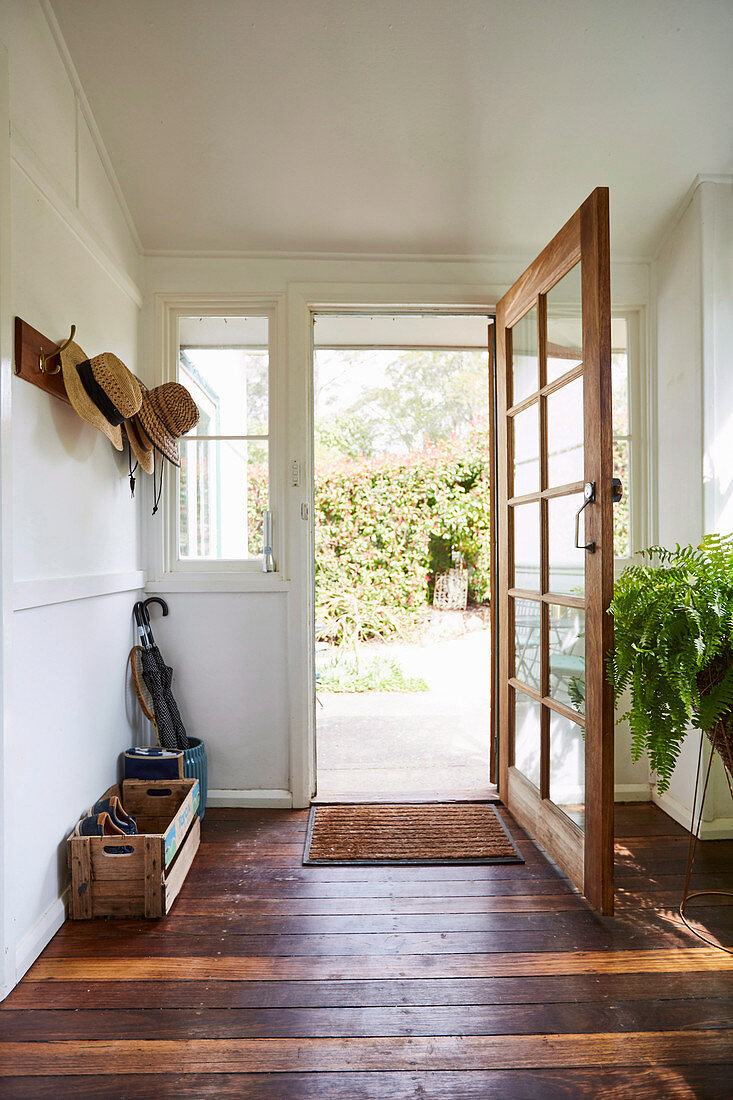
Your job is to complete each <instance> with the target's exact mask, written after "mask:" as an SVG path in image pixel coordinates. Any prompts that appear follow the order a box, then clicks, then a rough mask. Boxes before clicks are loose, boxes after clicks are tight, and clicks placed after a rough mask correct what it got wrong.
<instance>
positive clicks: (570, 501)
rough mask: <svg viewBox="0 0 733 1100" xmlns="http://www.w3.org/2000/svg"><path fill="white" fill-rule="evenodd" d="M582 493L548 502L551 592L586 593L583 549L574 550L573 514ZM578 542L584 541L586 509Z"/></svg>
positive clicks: (578, 505)
mask: <svg viewBox="0 0 733 1100" xmlns="http://www.w3.org/2000/svg"><path fill="white" fill-rule="evenodd" d="M582 503H583V494H582V493H571V495H570V496H567V497H554V498H551V499H550V500H548V502H547V516H548V519H547V526H548V535H549V545H550V592H557V593H558V594H562V595H565V596H582V595H584V594H585V553H586V552H585V550H576V549H575V513H576V512H577V511H578V508H580V506H581V504H582ZM579 542H580V544H581V546H582V544H583V543H584V542H585V512H581V515H580V538H579Z"/></svg>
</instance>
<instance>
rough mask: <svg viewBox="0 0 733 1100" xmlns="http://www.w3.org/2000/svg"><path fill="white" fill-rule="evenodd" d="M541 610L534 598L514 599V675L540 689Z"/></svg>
mask: <svg viewBox="0 0 733 1100" xmlns="http://www.w3.org/2000/svg"><path fill="white" fill-rule="evenodd" d="M540 610H541V605H540V604H539V603H535V601H534V600H515V601H514V675H515V676H516V678H517V679H518V680H521V681H522V682H523V683H525V684H529V686H530V687H533V688H536V689H537V691H539V690H540V621H541V620H540Z"/></svg>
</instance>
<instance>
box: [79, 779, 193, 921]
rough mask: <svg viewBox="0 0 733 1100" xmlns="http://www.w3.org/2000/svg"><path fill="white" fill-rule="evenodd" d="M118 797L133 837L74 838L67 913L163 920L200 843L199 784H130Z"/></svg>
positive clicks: (106, 795) (116, 790) (135, 781)
mask: <svg viewBox="0 0 733 1100" xmlns="http://www.w3.org/2000/svg"><path fill="white" fill-rule="evenodd" d="M115 794H116V795H117V796H118V797H119V798H120V800H121V802H122V805H123V806H124V808H125V810H126V811H127V812H128V813H129V814H132V816H133V817H134V818H136V820H137V827H138V829H139V832H138V833H137V834H135V835H134V836H125V837H120V838H119V839H118V838H117V837H109V836H105V837H102V836H73V835H72V836H70V837H69V839H68V841H67V848H68V862H69V868H70V870H71V889H70V891H69V893H70V903H69V910H70V915H71V917H73V918H74V919H75V920H89V919H91V918H93V917H163V916H165V914H166V913H167V912H168V911H169V910H170V907H171V905H172V904H173V901H174V899H175V898H176V896H177V895H178V893H179V891H180V889H181V887H182V886H183V883H184V881H185V878H186V875H187V874H188V871H189V868H190V866H191V863H192V862H193V857H194V856H195V855H196V851H197V849H198V846H199V842H200V839H201V824H200V821H199V817H198V812H197V811H198V805H199V781H198V779H177V780H160V779H157V780H141V779H126V780H125V781H124V782H123V783H122V785H121V787H120V786H119V785H117V786H114V787H110V789H109V790H108V791H105V793H104V794H103V795H102V797H103V798H109V797H111V796H112V795H115Z"/></svg>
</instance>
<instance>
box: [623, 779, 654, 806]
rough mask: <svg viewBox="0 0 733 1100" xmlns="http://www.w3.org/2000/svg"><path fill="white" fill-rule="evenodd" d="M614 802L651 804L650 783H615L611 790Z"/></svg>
mask: <svg viewBox="0 0 733 1100" xmlns="http://www.w3.org/2000/svg"><path fill="white" fill-rule="evenodd" d="M613 800H614V802H651V800H652V785H651V783H617V784H616V786H615V787H614V788H613Z"/></svg>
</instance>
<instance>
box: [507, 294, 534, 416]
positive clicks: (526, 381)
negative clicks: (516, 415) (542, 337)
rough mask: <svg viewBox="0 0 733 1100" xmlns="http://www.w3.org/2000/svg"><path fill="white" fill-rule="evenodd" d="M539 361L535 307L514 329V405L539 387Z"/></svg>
mask: <svg viewBox="0 0 733 1100" xmlns="http://www.w3.org/2000/svg"><path fill="white" fill-rule="evenodd" d="M538 362H539V361H538V352H537V309H536V308H534V307H533V308H532V309H531V310H530V311H529V313H525V315H524V317H522V319H521V321H517V323H516V325H515V326H514V328H513V329H512V364H513V375H512V377H513V381H512V398H511V400H512V404H513V405H518V404H519V402H520V401H523V400H524V398H525V397H529V395H530V394H531V393H535V392H536V391H537V390H538V389H539V366H538Z"/></svg>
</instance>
